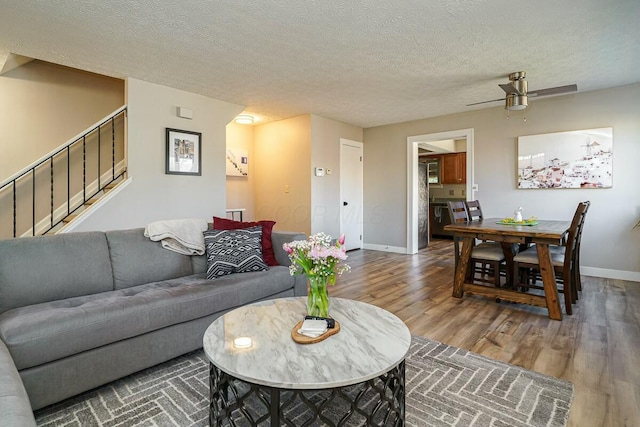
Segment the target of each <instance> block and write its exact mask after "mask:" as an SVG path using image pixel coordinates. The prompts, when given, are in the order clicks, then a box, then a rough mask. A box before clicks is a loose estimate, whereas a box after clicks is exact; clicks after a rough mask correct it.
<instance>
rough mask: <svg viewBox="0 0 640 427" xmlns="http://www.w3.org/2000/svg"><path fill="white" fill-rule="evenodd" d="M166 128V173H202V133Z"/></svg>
mask: <svg viewBox="0 0 640 427" xmlns="http://www.w3.org/2000/svg"><path fill="white" fill-rule="evenodd" d="M166 129H167V156H166V157H167V158H166V169H165V173H166V174H167V175H202V133H201V132H192V131H188V130H181V129H172V128H166Z"/></svg>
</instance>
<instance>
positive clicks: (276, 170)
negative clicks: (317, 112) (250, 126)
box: [253, 115, 311, 234]
mask: <svg viewBox="0 0 640 427" xmlns="http://www.w3.org/2000/svg"><path fill="white" fill-rule="evenodd" d="M253 152H254V158H255V162H254V171H255V176H256V178H255V181H254V191H255V197H254V200H255V211H256V212H255V217H256V219H257V220H260V219H271V220H274V221H276V225H275V229H277V230H286V231H300V232H303V233H307V234H309V233H310V231H311V217H310V212H311V116H310V115H304V116H298V117H293V118H290V119H286V120H280V121H277V122H273V123H267V124H264V125H261V126H256V127H255V128H254V149H253ZM285 187H288V192H286V191H285Z"/></svg>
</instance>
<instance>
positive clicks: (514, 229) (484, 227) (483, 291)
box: [444, 218, 571, 320]
mask: <svg viewBox="0 0 640 427" xmlns="http://www.w3.org/2000/svg"><path fill="white" fill-rule="evenodd" d="M501 222H502V218H485V219H483V220H481V221H471V222H466V223H457V224H449V225H447V226H445V227H444V228H445V230H449V231H452V232H453V235H454V238H460V239H461V241H462V251H461V253H460V261H459V263H458V267H457V270H456V272H455V276H454V282H453V296H454V297H456V298H462V297H463V296H464V293H465V292H468V293H470V294H476V295H483V296H487V297H491V298H499V299H500V300H507V301H513V302H517V303H523V304H531V305H535V306H539V307H546V308H547V309H548V310H549V317H550V318H551V319H554V320H562V311H561V309H560V302H559V299H558V286H557V284H556V277H555V272H554V269H553V265H552V264H551V256H550V254H549V245H560V244H562V242H563V240H564V239H565V237H566V235H567V234H568V232H569V228H570V227H571V221H550V220H537V221H536V222H537V224H536V225H511V224H502V223H501ZM475 239H479V240H490V241H494V242H500V244H501V245H502V250H503V251H504V255H505V260H506V263H507V282H506V283H505V285H503V286H501V287H499V288H498V287H489V286H483V285H477V284H474V283H467V282H465V279H466V277H467V275H466V271H467V266H468V265H469V260H470V259H471V250H472V248H473V245H474V242H475ZM532 243H535V244H536V248H537V251H538V262H539V263H540V273H541V276H542V283H543V286H544V296H542V295H534V294H529V293H525V292H519V291H518V290H517V277H514V276H515V272H514V271H513V257H514V255H515V254H514V250H513V244H519V245H523V244H524V245H528V244H532ZM496 274H497V272H496Z"/></svg>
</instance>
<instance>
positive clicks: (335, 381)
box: [203, 297, 411, 426]
mask: <svg viewBox="0 0 640 427" xmlns="http://www.w3.org/2000/svg"><path fill="white" fill-rule="evenodd" d="M305 313H306V297H296V298H281V299H275V300H268V301H261V302H258V303H255V304H251V305H247V306H244V307H240V308H237V309H235V310H233V311H230V312H228V313H226V314H225V315H223V316H221V317H219V318H218V319H216V320H215V321H214V322H213V323H212V324H211V326H209V328H208V329H207V331H206V332H205V334H204V339H203V347H204V351H205V354H206V355H207V358H208V359H209V361H210V362H211V363H210V387H211V391H210V393H211V400H210V412H209V423H210V425H212V426H218V425H223V424H224V425H228V424H231V425H247V424H248V425H252V426H255V425H259V424H261V423H265V422H270V425H272V426H280V425H282V424H285V425H294V426H298V425H311V424H312V423H313V422H316V423H317V422H321V423H324V424H326V425H330V426H331V425H363V424H366V425H385V426H386V425H404V419H405V410H404V395H405V377H404V369H405V366H404V359H405V357H406V355H407V352H408V351H409V346H410V344H411V333H410V332H409V329H408V328H407V326H406V325H405V324H404V323H403V322H402V320H400V319H399V318H398V317H396V316H395V315H393V314H391V313H389V312H388V311H386V310H383V309H381V308H379V307H376V306H374V305H371V304H366V303H363V302H358V301H353V300H348V299H342V298H331V308H330V316H331V317H333V318H334V319H336V320H337V321H338V322H339V323H340V327H341V329H340V332H339V333H338V334H336V335H333V336H330V337H328V338H327V339H326V340H324V341H321V342H318V343H315V344H304V345H303V344H297V343H296V342H294V341H293V339H292V338H291V329H292V328H293V326H294V325H295V324H296V323H297V322H298V321H300V320H302V319H303V318H304V315H305ZM238 338H240V340H238ZM247 338H248V339H250V341H251V343H250V347H246V348H242V347H244V346H246V345H247V342H246V341H249V340H248V339H247ZM234 341H235V344H234ZM263 425H264V424H263ZM314 425H315V424H314Z"/></svg>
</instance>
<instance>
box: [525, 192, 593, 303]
mask: <svg viewBox="0 0 640 427" xmlns="http://www.w3.org/2000/svg"><path fill="white" fill-rule="evenodd" d="M590 205H591V203H590V202H588V201H587V202H580V203H579V204H578V207H577V208H576V211H575V213H574V215H573V219H572V221H571V226H570V228H569V235H568V236H567V240H566V244H565V245H564V246H550V247H549V254H550V256H551V264H552V265H553V269H554V271H555V273H556V279H557V280H558V281H559V282H560V283H561V284H562V288H560V289H558V290H559V291H561V292H562V293H563V294H564V305H565V312H566V313H567V314H568V315H570V314H572V311H573V310H572V304H574V303H575V302H576V301H577V299H578V294H577V292H578V287H579V286H580V287H581V284H580V264H579V262H580V261H579V260H580V256H579V248H580V239H581V235H582V227H583V225H584V220H585V217H586V214H587V210H588V209H589V206H590ZM513 264H514V265H513V268H514V278H515V279H516V280H518V278H520V277H522V276H523V275H521V274H520V273H521V272H525V273H527V272H528V270H533V271H535V272H536V275H534V276H533V278H532V280H530V279H531V278H530V277H528V274H525V275H524V276H526V277H525V278H524V279H523V280H519V283H518V287H520V288H521V289H529V288H533V289H544V287H542V286H538V285H536V279H537V275H538V274H539V271H540V265H539V262H538V252H537V248H536V246H535V245H534V246H532V247H530V248H529V249H526V250H524V251H522V252H520V253H519V254H517V255H516V256H515V257H513Z"/></svg>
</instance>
